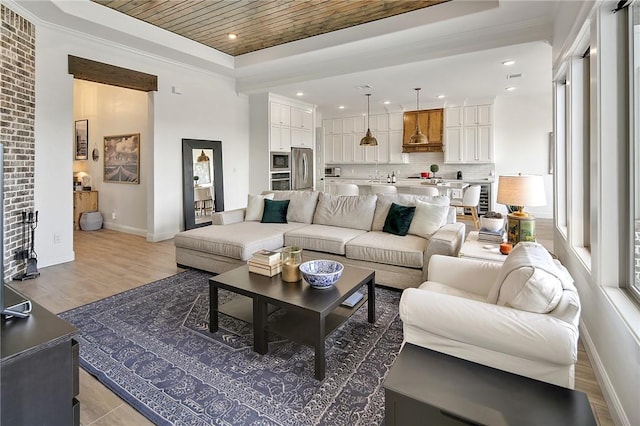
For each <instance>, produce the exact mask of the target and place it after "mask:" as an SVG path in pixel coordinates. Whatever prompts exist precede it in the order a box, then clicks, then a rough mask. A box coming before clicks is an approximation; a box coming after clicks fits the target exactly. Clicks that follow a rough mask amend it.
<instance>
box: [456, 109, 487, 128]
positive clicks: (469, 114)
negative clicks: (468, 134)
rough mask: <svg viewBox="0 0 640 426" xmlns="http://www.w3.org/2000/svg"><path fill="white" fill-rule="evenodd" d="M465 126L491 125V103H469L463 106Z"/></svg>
mask: <svg viewBox="0 0 640 426" xmlns="http://www.w3.org/2000/svg"><path fill="white" fill-rule="evenodd" d="M463 124H464V125H465V126H470V125H481V126H490V125H493V106H492V105H471V106H465V107H464V123H463Z"/></svg>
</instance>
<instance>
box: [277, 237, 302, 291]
mask: <svg viewBox="0 0 640 426" xmlns="http://www.w3.org/2000/svg"><path fill="white" fill-rule="evenodd" d="M301 263H302V249H301V248H300V247H296V246H291V247H284V248H283V249H282V281H287V282H290V283H293V282H297V281H300V280H301V279H302V274H301V273H300V268H299V266H300V264H301Z"/></svg>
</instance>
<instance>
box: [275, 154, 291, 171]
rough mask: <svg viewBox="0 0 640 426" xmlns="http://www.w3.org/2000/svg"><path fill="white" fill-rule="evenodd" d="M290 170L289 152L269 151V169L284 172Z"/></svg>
mask: <svg viewBox="0 0 640 426" xmlns="http://www.w3.org/2000/svg"><path fill="white" fill-rule="evenodd" d="M290 170H291V153H289V152H271V171H272V172H280V171H282V172H285V171H287V172H288V171H290Z"/></svg>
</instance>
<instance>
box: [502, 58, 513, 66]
mask: <svg viewBox="0 0 640 426" xmlns="http://www.w3.org/2000/svg"><path fill="white" fill-rule="evenodd" d="M515 63H516V61H514V60H513V59H507V60H506V61H502V65H506V66H509V65H513V64H515Z"/></svg>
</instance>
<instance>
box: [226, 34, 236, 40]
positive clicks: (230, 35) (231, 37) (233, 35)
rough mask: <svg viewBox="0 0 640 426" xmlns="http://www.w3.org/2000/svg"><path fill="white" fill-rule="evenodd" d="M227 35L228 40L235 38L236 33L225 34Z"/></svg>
mask: <svg viewBox="0 0 640 426" xmlns="http://www.w3.org/2000/svg"><path fill="white" fill-rule="evenodd" d="M227 37H229V40H235V39H237V38H238V34H236V33H229V34H227Z"/></svg>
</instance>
